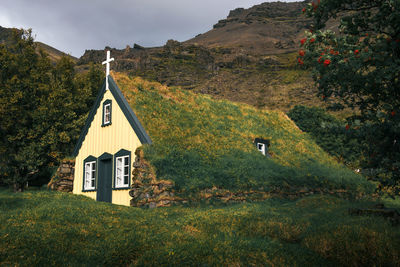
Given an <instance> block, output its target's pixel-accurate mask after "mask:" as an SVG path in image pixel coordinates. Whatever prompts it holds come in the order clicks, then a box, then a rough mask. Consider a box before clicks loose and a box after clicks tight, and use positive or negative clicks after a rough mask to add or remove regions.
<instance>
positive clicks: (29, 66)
mask: <svg viewBox="0 0 400 267" xmlns="http://www.w3.org/2000/svg"><path fill="white" fill-rule="evenodd" d="M0 66H1V74H0V117H1V121H0V138H1V144H0V153H1V155H2V156H1V161H0V176H1V177H2V179H3V181H4V182H5V183H8V184H13V185H14V189H15V191H18V190H21V188H23V185H24V183H26V182H27V181H28V180H29V179H30V178H31V177H33V176H34V175H35V174H36V173H37V172H38V167H40V166H41V165H42V164H43V163H44V162H45V159H44V158H43V157H41V156H40V155H42V154H43V153H41V147H40V145H39V140H40V137H41V136H40V135H41V132H40V131H39V132H38V131H36V129H35V127H33V126H34V123H35V121H36V120H37V118H38V116H40V114H38V108H39V105H38V104H39V103H38V101H37V100H36V99H37V96H43V95H44V94H46V92H47V91H49V90H50V88H49V85H48V84H49V82H50V78H51V77H50V75H49V70H50V69H51V65H50V62H49V60H48V59H47V58H46V57H45V56H44V55H43V54H37V53H36V51H35V45H34V42H33V38H32V36H31V32H30V31H14V34H13V39H12V42H11V43H10V44H7V45H5V44H2V45H0Z"/></svg>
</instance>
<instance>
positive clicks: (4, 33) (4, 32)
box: [0, 26, 77, 63]
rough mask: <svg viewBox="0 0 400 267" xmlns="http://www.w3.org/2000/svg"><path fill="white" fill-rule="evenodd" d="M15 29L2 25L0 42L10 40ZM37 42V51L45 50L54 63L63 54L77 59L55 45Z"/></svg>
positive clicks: (74, 59)
mask: <svg viewBox="0 0 400 267" xmlns="http://www.w3.org/2000/svg"><path fill="white" fill-rule="evenodd" d="M13 30H16V29H11V28H4V27H1V26H0V43H7V42H9V41H10V38H11V36H12V31H13ZM35 43H36V45H37V51H38V52H39V50H43V51H44V52H46V53H47V54H48V56H49V58H50V60H51V61H52V62H53V63H55V62H57V61H58V60H59V59H60V58H61V57H62V56H67V57H69V58H71V59H72V60H73V61H76V60H77V59H76V58H75V57H73V56H71V55H67V54H65V53H64V52H61V51H60V50H57V49H55V48H54V47H51V46H49V45H47V44H44V43H42V42H35Z"/></svg>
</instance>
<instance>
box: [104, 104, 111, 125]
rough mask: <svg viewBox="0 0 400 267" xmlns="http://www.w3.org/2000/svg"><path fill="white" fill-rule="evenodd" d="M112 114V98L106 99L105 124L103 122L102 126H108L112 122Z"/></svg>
mask: <svg viewBox="0 0 400 267" xmlns="http://www.w3.org/2000/svg"><path fill="white" fill-rule="evenodd" d="M111 114H112V105H111V100H106V101H104V103H103V124H102V126H107V125H110V124H111Z"/></svg>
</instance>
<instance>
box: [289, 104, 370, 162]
mask: <svg viewBox="0 0 400 267" xmlns="http://www.w3.org/2000/svg"><path fill="white" fill-rule="evenodd" d="M288 116H289V117H290V118H291V119H292V120H293V121H294V122H295V123H296V125H297V126H299V128H300V129H301V130H302V131H305V132H308V133H310V134H311V135H312V137H313V138H314V140H315V142H316V143H317V144H318V145H319V146H320V147H322V148H323V149H324V150H325V151H327V152H328V153H329V154H331V155H333V156H335V157H336V158H337V159H339V160H340V161H343V162H345V163H346V164H347V165H350V166H352V167H357V166H359V161H360V158H361V157H362V147H363V144H362V140H361V139H360V138H359V136H358V129H357V128H356V129H350V128H349V126H348V124H346V121H341V120H339V119H337V118H336V117H334V116H333V115H331V114H329V113H328V112H326V111H325V110H324V109H322V108H319V107H306V106H295V107H294V108H293V109H292V110H290V111H289V113H288Z"/></svg>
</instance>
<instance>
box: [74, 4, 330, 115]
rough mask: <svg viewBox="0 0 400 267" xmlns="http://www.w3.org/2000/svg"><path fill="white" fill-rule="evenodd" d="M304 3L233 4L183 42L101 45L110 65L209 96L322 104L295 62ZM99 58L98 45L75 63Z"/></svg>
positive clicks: (273, 104)
mask: <svg viewBox="0 0 400 267" xmlns="http://www.w3.org/2000/svg"><path fill="white" fill-rule="evenodd" d="M305 5H306V2H296V3H282V2H276V3H263V4H261V5H257V6H254V7H252V8H249V9H243V8H239V9H235V10H233V11H231V12H230V13H229V16H228V18H227V19H224V20H220V21H219V22H218V23H217V24H216V25H214V29H212V30H210V31H209V32H207V33H204V34H201V35H198V36H197V37H195V38H193V39H191V40H188V41H186V42H182V43H180V42H177V41H174V40H169V41H168V42H167V43H166V44H165V45H164V46H163V47H155V48H144V47H141V46H140V45H137V44H135V45H133V47H130V46H127V47H126V48H125V49H114V48H110V47H106V48H105V50H111V51H112V54H113V57H114V58H115V59H116V61H115V64H114V65H113V69H114V70H116V71H120V72H127V73H129V74H132V75H137V76H141V77H143V78H145V79H148V80H153V81H157V82H160V83H163V84H166V85H168V86H180V87H182V88H184V89H187V90H194V91H195V92H200V93H205V94H210V95H212V96H214V97H215V98H224V99H229V100H232V101H237V102H244V103H248V104H251V105H254V106H257V107H262V108H263V107H265V108H268V109H280V110H285V111H286V110H288V109H290V108H291V107H293V106H294V105H296V104H305V105H323V103H322V101H320V100H319V99H318V98H317V97H316V96H315V87H314V83H313V81H312V79H311V77H310V74H309V73H308V72H307V71H305V70H303V69H301V68H300V67H299V66H297V62H296V57H297V52H296V50H298V47H299V42H298V40H299V39H300V38H301V37H302V36H304V31H305V29H306V28H307V27H308V25H309V20H308V19H306V18H305V17H304V16H303V15H302V11H301V10H302V8H303V7H304V6H305ZM103 58H104V50H87V51H86V52H85V54H84V55H83V56H82V57H81V58H80V59H79V61H78V64H79V65H80V66H81V68H85V67H87V64H89V63H90V62H95V63H100V62H101V61H102V60H103Z"/></svg>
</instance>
